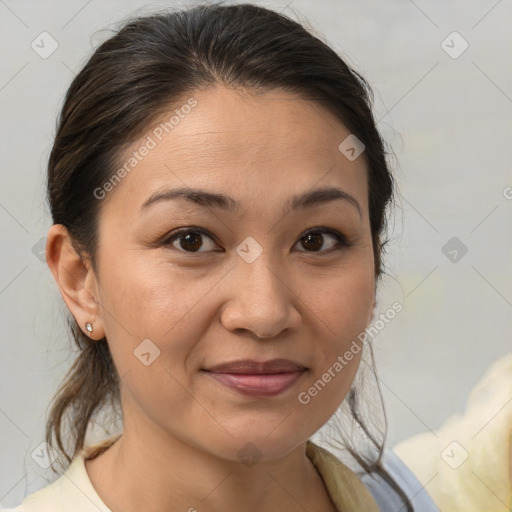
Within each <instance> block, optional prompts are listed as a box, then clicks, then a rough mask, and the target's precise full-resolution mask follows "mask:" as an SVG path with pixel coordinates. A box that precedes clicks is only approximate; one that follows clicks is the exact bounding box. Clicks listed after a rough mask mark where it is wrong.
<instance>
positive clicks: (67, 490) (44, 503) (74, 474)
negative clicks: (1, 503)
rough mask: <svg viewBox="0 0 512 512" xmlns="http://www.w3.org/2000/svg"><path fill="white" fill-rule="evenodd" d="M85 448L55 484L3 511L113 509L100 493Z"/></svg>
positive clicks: (92, 511)
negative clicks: (97, 491)
mask: <svg viewBox="0 0 512 512" xmlns="http://www.w3.org/2000/svg"><path fill="white" fill-rule="evenodd" d="M87 453H88V452H86V451H82V453H80V454H79V455H77V456H76V457H75V458H74V459H73V461H72V462H71V464H70V465H69V467H68V468H67V470H66V471H65V472H64V474H62V475H61V476H60V477H59V478H58V479H57V480H55V481H54V482H53V483H51V484H49V485H47V486H46V487H43V488H42V489H39V490H38V491H36V492H34V493H32V494H30V495H28V496H27V497H26V498H25V499H24V500H23V501H22V503H21V504H20V505H18V506H17V507H15V508H11V509H1V510H0V512H69V511H70V510H72V511H73V512H111V511H110V510H109V509H108V508H107V506H106V505H105V504H104V503H103V502H102V501H101V498H100V497H99V496H98V494H97V493H96V491H95V489H94V487H93V486H92V483H91V481H90V479H89V476H88V474H87V470H86V468H85V461H84V455H85V454H87Z"/></svg>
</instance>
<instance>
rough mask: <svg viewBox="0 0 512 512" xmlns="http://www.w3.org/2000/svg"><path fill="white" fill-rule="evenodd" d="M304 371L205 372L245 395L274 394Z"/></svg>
mask: <svg viewBox="0 0 512 512" xmlns="http://www.w3.org/2000/svg"><path fill="white" fill-rule="evenodd" d="M304 372H305V370H302V371H295V372H287V373H274V374H264V375H256V374H242V373H215V372H206V373H207V374H208V375H210V376H211V377H213V378H214V379H215V380H217V381H218V382H220V383H221V384H224V385H225V386H227V387H230V388H232V389H235V390H236V391H238V392H240V393H242V394H244V395H247V396H263V397H265V396H275V395H279V394H280V393H282V392H283V391H286V390H287V389H288V388H290V387H291V386H293V385H294V384H295V382H297V380H298V379H299V378H300V376H301V375H302V374H303V373H304Z"/></svg>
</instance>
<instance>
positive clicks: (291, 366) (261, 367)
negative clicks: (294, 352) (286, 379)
mask: <svg viewBox="0 0 512 512" xmlns="http://www.w3.org/2000/svg"><path fill="white" fill-rule="evenodd" d="M305 369H306V367H305V366H304V365H302V364H300V363H297V362H295V361H292V360H290V359H271V360H269V361H261V362H258V361H254V360H252V359H243V360H239V361H231V362H229V363H221V364H218V365H215V366H212V367H210V368H206V371H209V372H216V373H247V374H271V373H285V372H296V371H299V370H305Z"/></svg>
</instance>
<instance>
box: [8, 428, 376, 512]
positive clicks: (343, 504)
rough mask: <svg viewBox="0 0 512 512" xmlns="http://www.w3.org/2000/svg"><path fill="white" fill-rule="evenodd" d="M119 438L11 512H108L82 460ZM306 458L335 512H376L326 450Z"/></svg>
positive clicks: (310, 449)
mask: <svg viewBox="0 0 512 512" xmlns="http://www.w3.org/2000/svg"><path fill="white" fill-rule="evenodd" d="M118 438H119V435H117V436H115V437H113V438H109V439H107V440H106V441H104V442H102V443H99V444H96V445H93V446H89V447H86V448H85V449H84V450H82V452H81V453H80V454H79V455H77V456H76V457H75V458H74V459H73V460H72V462H71V464H70V465H69V467H68V468H67V470H66V471H65V473H64V474H63V475H62V476H60V477H59V478H58V479H57V480H55V482H53V483H51V484H49V485H48V486H46V487H44V488H43V489H40V490H39V491H36V492H34V493H32V494H30V495H29V496H27V497H26V498H25V499H24V500H23V502H22V503H21V505H19V506H18V507H16V508H14V509H12V511H15V512H112V511H111V510H110V509H109V508H108V507H107V506H106V505H105V503H103V501H102V500H101V498H100V497H99V495H98V493H97V492H96V490H95V489H94V487H93V485H92V483H91V480H90V478H89V475H88V473H87V470H86V467H85V462H84V461H85V459H88V458H90V457H91V455H94V454H95V453H97V452H101V451H103V450H104V449H106V447H108V446H110V445H111V444H113V443H114V442H115V441H116V440H117V439H118ZM306 455H307V456H308V457H309V458H310V459H311V462H312V463H313V464H314V466H315V467H316V468H317V470H318V472H319V474H320V476H321V477H322V479H323V481H324V483H325V486H326V488H327V491H328V493H329V495H330V497H331V500H332V501H333V503H334V504H335V506H336V508H337V510H338V511H339V512H362V511H364V512H379V510H380V509H379V507H378V506H377V503H376V502H375V500H374V499H373V498H372V495H371V494H370V492H369V491H368V489H367V488H366V487H365V486H364V485H363V483H362V482H361V480H360V479H359V477H358V476H357V474H356V473H354V472H353V471H352V470H351V469H350V468H348V467H347V466H346V465H345V464H343V463H342V462H341V461H340V460H339V459H338V458H337V457H335V456H334V455H333V454H332V453H330V452H329V451H328V450H326V449H324V448H322V447H320V446H318V445H316V444H314V443H313V442H311V441H308V442H307V445H306Z"/></svg>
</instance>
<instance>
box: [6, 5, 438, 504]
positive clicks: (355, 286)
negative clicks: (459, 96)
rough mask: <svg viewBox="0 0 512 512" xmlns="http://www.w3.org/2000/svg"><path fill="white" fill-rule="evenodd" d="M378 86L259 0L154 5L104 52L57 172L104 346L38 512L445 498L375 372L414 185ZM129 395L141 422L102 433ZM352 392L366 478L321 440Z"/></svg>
mask: <svg viewBox="0 0 512 512" xmlns="http://www.w3.org/2000/svg"><path fill="white" fill-rule="evenodd" d="M369 94H370V89H369V87H368V85H367V84H366V82H365V81H364V79H363V78H362V77H360V76H359V75H358V74H357V73H356V72H354V71H353V70H351V69H350V68H349V67H348V66H347V65H346V64H345V63H344V62H343V61H342V60H341V59H340V57H339V56H337V55H336V54H335V52H334V51H333V50H331V49H330V48H329V47H328V46H327V45H326V44H325V43H323V42H322V41H320V40H319V39H318V38H316V37H314V36H313V35H311V34H310V33H309V32H307V31H306V30H305V29H304V28H303V27H301V26H300V25H299V24H297V23H296V22H294V21H292V20H290V19H288V18H286V17H284V16H282V15H280V14H277V13H275V12H273V11H270V10H267V9H264V8H261V7H256V6H253V5H248V4H247V5H246V4H244V5H235V6H218V5H217V6H200V7H196V8H193V9H191V10H187V11H181V12H173V13H163V14H159V15H153V16H148V17H145V18H138V19H135V20H133V21H131V22H130V23H128V24H126V25H125V26H124V27H123V28H122V29H121V30H120V31H119V32H118V33H117V34H116V35H114V36H113V37H111V38H110V39H109V40H107V41H106V42H105V43H103V44H102V45H101V46H100V47H99V48H98V49H97V50H96V51H95V53H94V54H93V55H92V57H91V58H90V60H89V61H88V62H87V64H86V65H85V67H84V68H83V70H82V71H81V72H80V73H79V74H78V75H77V77H76V78H75V79H74V81H73V83H72V84H71V86H70V88H69V91H68V93H67V96H66V99H65V103H64V106H63V110H62V113H61V116H60V119H59V126H58V131H57V134H56V138H55V142H54V145H53V149H52V152H51V155H50V159H49V167H48V197H49V202H50V207H51V212H52V219H53V223H54V224H53V226H52V228H51V229H50V231H49V233H48V240H47V246H46V259H47V262H48V265H49V267H50V269H51V271H52V273H53V275H54V277H55V280H56V282H57V284H58V286H59V289H60V292H61V294H62V297H63V299H64V301H65V303H66V306H67V308H68V309H69V311H70V313H71V315H72V316H73V323H72V324H71V326H72V331H73V334H74V336H75V339H76V341H77V344H78V346H79V347H80V349H81V352H80V353H79V355H78V358H77V360H76V361H75V363H74V365H73V367H72V368H71V370H70V372H69V374H68V376H67V378H66V380H65V382H64V383H63V385H62V387H61V388H60V390H59V392H58V393H57V395H56V397H55V400H54V402H53V407H52V410H51V413H50V416H49V420H48V424H47V441H48V443H49V446H50V451H52V453H53V450H57V451H58V452H59V454H61V455H63V456H64V457H66V459H67V462H68V463H71V464H70V465H69V467H67V468H65V469H66V473H65V474H64V475H63V476H61V477H60V478H59V479H58V480H57V481H56V482H54V483H53V484H51V485H49V486H47V487H46V488H44V489H42V490H40V491H38V492H36V493H34V494H33V495H31V496H29V497H28V498H26V499H25V500H24V502H23V503H22V504H21V505H20V506H19V507H18V508H16V509H15V510H17V511H18V512H27V511H33V510H34V511H35V510H37V511H38V512H43V511H46V510H48V511H50V510H52V511H55V510H73V511H74V512H76V511H84V512H85V511H92V510H102V511H109V510H111V511H113V512H118V511H123V512H129V511H132V510H145V511H164V510H166V511H168V510H188V511H194V510H198V511H214V510H215V511H218V510H222V511H230V510H246V511H254V512H256V511H258V512H259V511H270V510H281V511H290V512H292V511H299V510H308V511H313V510H314V511H318V512H334V511H341V510H343V511H361V510H364V511H366V512H369V511H374V510H375V511H376V510H390V511H391V510H399V509H402V510H437V509H435V507H434V506H433V504H432V502H431V501H430V500H429V498H428V496H426V494H425V493H423V496H422V498H414V502H413V503H412V500H413V496H414V495H416V494H417V493H418V489H417V488H416V487H415V486H417V484H418V482H417V481H416V480H415V479H414V477H413V476H412V474H411V473H410V472H408V470H407V469H406V468H405V466H403V464H401V463H400V462H399V461H398V460H393V461H392V462H391V463H389V462H388V464H387V465H386V462H385V460H384V459H383V453H384V452H383V445H382V442H381V441H379V439H377V438H376V436H375V435H374V434H373V433H372V432H373V429H372V428H369V427H368V426H367V425H366V424H365V423H364V421H363V419H362V418H361V413H360V398H359V391H358V388H357V386H355V385H354V379H355V377H356V373H357V371H358V368H359V365H360V362H361V360H362V355H363V352H366V351H368V350H369V351H370V352H371V346H370V345H369V344H368V343H366V342H365V337H364V333H365V329H366V328H367V326H368V325H369V323H370V321H371V319H372V316H373V310H374V306H375V292H376V285H377V281H378V279H379V276H380V275H381V272H382V262H381V251H382V247H383V245H384V241H383V240H382V235H383V232H384V227H385V218H386V209H387V206H388V204H389V203H390V201H391V199H392V194H393V180H392V177H391V175H390V172H389V169H388V166H387V163H386V154H385V151H384V147H383V142H382V140H381V138H380V135H379V133H378V131H377V129H376V126H375V122H374V120H373V116H372V113H371V102H370V98H369ZM109 402H111V403H112V404H113V405H114V406H115V405H116V404H118V405H120V407H121V410H122V420H123V429H122V434H118V435H116V436H114V437H111V438H109V439H106V440H105V441H104V442H103V443H100V444H97V445H87V443H85V438H86V433H87V428H88V426H90V424H91V420H92V419H93V417H94V416H95V415H96V414H97V413H98V411H100V410H102V407H103V406H104V405H108V403H109ZM342 403H343V404H344V405H347V406H348V407H349V409H350V410H349V412H350V413H351V414H352V416H353V420H354V424H355V426H356V427H357V426H358V428H359V431H360V432H362V433H363V434H364V436H365V438H366V443H369V447H368V446H365V445H363V444H359V445H356V446H352V447H351V446H350V445H349V444H347V446H346V448H347V450H348V451H349V452H350V453H352V455H353V457H354V459H355V460H356V462H357V463H358V464H359V466H360V467H361V470H362V472H361V473H357V472H355V471H354V470H352V469H350V468H349V467H348V466H347V465H346V464H344V463H342V462H341V461H340V460H339V459H338V458H336V457H335V456H334V455H333V454H332V453H330V452H329V451H328V450H326V449H325V448H322V447H320V446H319V445H316V444H315V443H313V442H312V441H311V440H310V437H311V436H312V435H313V434H315V433H316V432H317V431H319V429H320V428H321V427H322V426H323V425H324V424H326V423H327V421H328V420H329V419H330V418H331V417H333V416H334V415H335V413H336V412H337V411H338V410H339V409H340V406H341V404H342ZM66 421H68V422H69V423H66ZM68 424H69V425H70V429H69V431H67V430H66V429H65V426H67V425H68ZM64 432H66V433H64ZM64 466H65V465H64Z"/></svg>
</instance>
